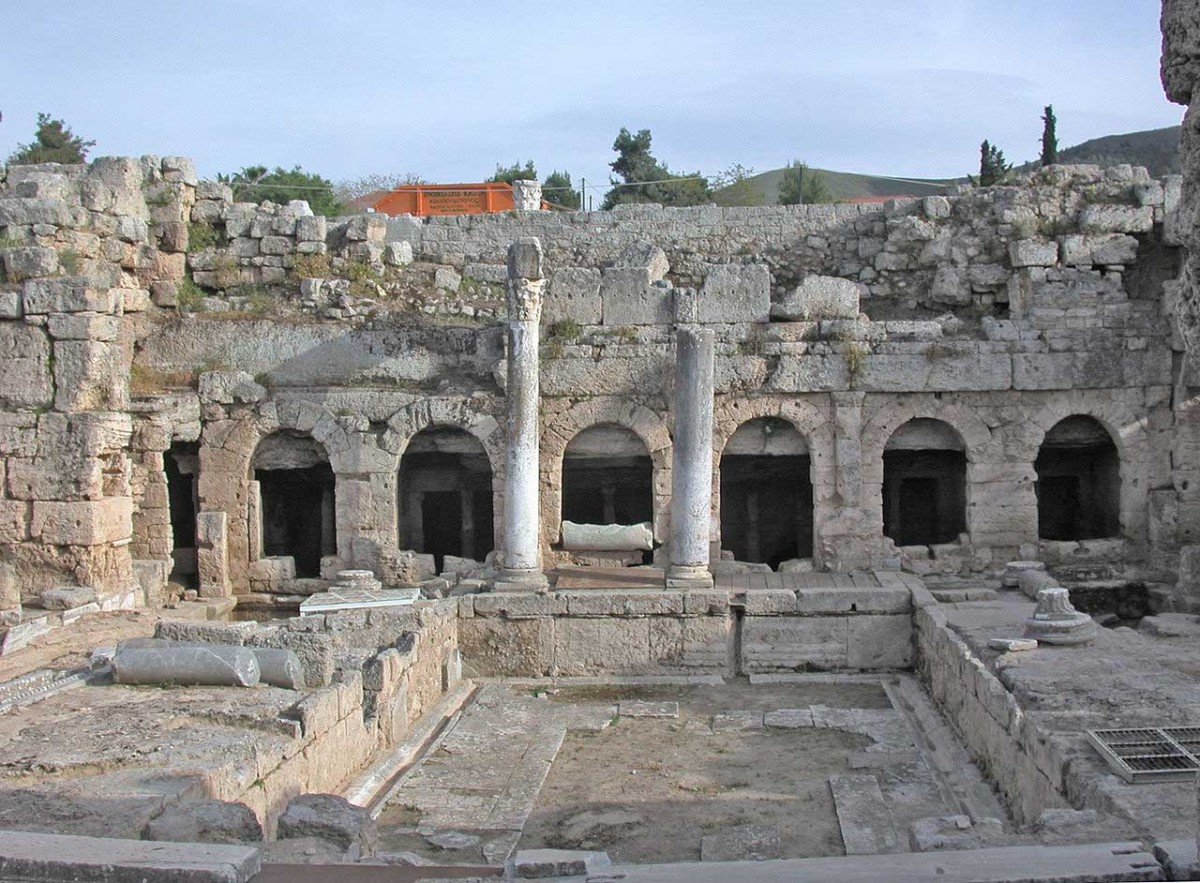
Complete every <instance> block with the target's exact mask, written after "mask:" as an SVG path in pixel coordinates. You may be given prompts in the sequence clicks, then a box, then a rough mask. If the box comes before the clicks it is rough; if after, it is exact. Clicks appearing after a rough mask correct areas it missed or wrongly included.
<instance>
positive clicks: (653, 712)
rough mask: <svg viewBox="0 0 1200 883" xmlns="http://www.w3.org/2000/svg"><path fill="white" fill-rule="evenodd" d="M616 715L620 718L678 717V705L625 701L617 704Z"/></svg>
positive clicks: (675, 703)
mask: <svg viewBox="0 0 1200 883" xmlns="http://www.w3.org/2000/svg"><path fill="white" fill-rule="evenodd" d="M617 714H619V715H620V716H621V717H679V703H678V702H648V701H644V700H641V699H625V700H622V701H621V702H618V703H617Z"/></svg>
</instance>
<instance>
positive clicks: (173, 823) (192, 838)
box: [142, 799, 263, 843]
mask: <svg viewBox="0 0 1200 883" xmlns="http://www.w3.org/2000/svg"><path fill="white" fill-rule="evenodd" d="M142 839H143V840H167V841H172V842H176V843H259V842H261V841H262V839H263V831H262V825H260V824H259V822H258V817H257V816H255V815H254V812H253V810H251V809H250V807H248V806H246V804H244V803H234V802H231V801H225V800H212V799H204V800H185V801H183V802H182V803H179V804H177V805H175V806H172V807H169V808H168V809H167V810H166V811H165V812H163V814H162V815H160V816H158V817H157V818H155V819H152V820H151V821H149V822H147V823H146V827H145V828H143V829H142Z"/></svg>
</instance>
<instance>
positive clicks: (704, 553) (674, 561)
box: [667, 326, 714, 588]
mask: <svg viewBox="0 0 1200 883" xmlns="http://www.w3.org/2000/svg"><path fill="white" fill-rule="evenodd" d="M713 349H714V346H713V332H712V330H711V329H708V328H695V327H686V326H685V327H682V328H680V329H679V331H678V333H677V335H676V342H675V439H674V444H673V445H672V448H671V451H672V453H671V566H670V568H669V569H668V570H667V587H668V588H705V587H708V586H711V585H712V584H713V579H712V573H711V572H710V571H709V569H708V566H709V533H710V527H709V526H710V523H711V520H712V461H713V450H712V433H713Z"/></svg>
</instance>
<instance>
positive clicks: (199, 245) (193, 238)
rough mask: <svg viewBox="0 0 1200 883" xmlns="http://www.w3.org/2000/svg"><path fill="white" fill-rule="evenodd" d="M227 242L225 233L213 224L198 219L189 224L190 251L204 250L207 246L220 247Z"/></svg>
mask: <svg viewBox="0 0 1200 883" xmlns="http://www.w3.org/2000/svg"><path fill="white" fill-rule="evenodd" d="M225 244H226V238H225V234H223V233H221V232H220V231H219V230H217V228H216V227H214V226H213V225H212V224H208V223H205V222H204V221H197V222H195V223H192V224H188V251H189V252H196V251H203V250H204V249H206V248H220V247H221V246H223V245H225Z"/></svg>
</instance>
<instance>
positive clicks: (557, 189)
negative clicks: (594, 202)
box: [542, 171, 581, 209]
mask: <svg viewBox="0 0 1200 883" xmlns="http://www.w3.org/2000/svg"><path fill="white" fill-rule="evenodd" d="M542 198H543V199H545V200H546V201H547V202H551V203H553V204H554V205H561V206H562V207H563V208H569V209H578V208H579V207H580V204H581V200H580V196H579V191H578V190H576V189H575V186H574V185H573V184H572V183H571V173H570V172H559V171H553V172H551V173H550V174H549V175H547V176H546V180H545V181H543V182H542Z"/></svg>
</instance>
